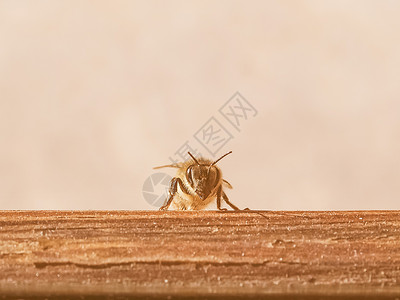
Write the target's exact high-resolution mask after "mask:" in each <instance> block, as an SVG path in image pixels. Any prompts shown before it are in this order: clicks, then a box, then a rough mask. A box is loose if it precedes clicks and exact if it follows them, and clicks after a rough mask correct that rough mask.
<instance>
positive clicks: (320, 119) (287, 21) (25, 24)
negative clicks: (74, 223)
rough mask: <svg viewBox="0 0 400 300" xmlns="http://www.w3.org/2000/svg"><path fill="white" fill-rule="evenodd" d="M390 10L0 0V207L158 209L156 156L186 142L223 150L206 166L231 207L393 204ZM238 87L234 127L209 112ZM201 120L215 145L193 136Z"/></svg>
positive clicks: (399, 58)
mask: <svg viewBox="0 0 400 300" xmlns="http://www.w3.org/2000/svg"><path fill="white" fill-rule="evenodd" d="M399 14H400V2H399V1H390V0H386V1H362V0H360V1H356V0H355V1H344V0H343V1H341V0H339V1H338V0H326V1H317V0H315V1H153V0H151V1H54V0H51V1H45V0H37V1H28V0H26V1H24V0H0V209H129V210H135V209H157V207H156V206H155V203H153V202H152V201H153V200H154V199H153V198H151V199H153V200H149V199H150V198H146V196H144V194H143V189H144V188H145V190H146V192H148V193H150V194H151V193H154V194H157V193H161V192H163V191H164V190H165V185H164V183H163V182H162V181H161V182H158V181H159V180H158V179H157V178H155V177H153V178H152V179H151V180H150V179H148V178H151V176H152V175H153V174H154V173H155V172H156V171H155V170H153V169H152V167H154V166H158V165H163V164H168V163H170V162H171V160H172V159H177V157H178V156H179V155H178V154H177V153H179V151H181V150H182V149H184V146H185V145H186V146H187V145H189V146H190V147H192V148H196V149H197V150H198V151H199V152H201V153H202V154H204V155H205V156H207V157H210V158H216V157H218V156H220V155H222V154H224V153H225V152H227V151H229V150H232V151H233V154H231V155H230V156H228V157H226V158H224V159H223V160H221V161H220V162H219V163H218V165H219V167H221V169H222V171H223V173H224V177H225V178H226V179H227V180H228V181H229V182H230V183H231V184H232V185H233V187H234V188H233V190H228V191H227V194H228V196H229V197H230V199H231V200H232V202H233V203H235V204H236V205H238V206H239V207H250V208H254V209H274V210H275V209H279V210H280V209H282V210H297V209H304V210H331V209H332V210H333V209H350V210H352V209H400V202H399V199H400V185H399V182H400V160H399V153H400V118H399V116H400V101H399V99H400V85H399V82H400V39H399V32H400V19H399V17H398V16H399ZM236 92H239V93H240V95H242V97H243V98H245V99H246V100H247V102H248V103H249V104H250V105H251V106H252V107H253V108H254V110H250V108H249V107H250V106H247V107H248V108H249V109H248V110H244V111H243V110H242V111H241V112H242V113H241V114H240V111H236V112H235V115H236V114H238V115H239V116H236V118H237V120H239V122H240V127H238V126H236V127H238V128H236V127H235V126H234V123H231V122H230V121H229V118H231V121H232V120H234V119H232V118H233V117H234V115H233V114H231V115H226V114H225V116H224V115H223V114H221V112H220V109H221V111H224V109H223V108H225V109H229V108H232V109H233V111H234V110H235V109H237V107H238V105H233V104H234V103H233V102H232V101H236V100H235V98H231V97H233V96H234V94H235V93H236ZM230 100H231V101H230ZM239 100H240V99H239ZM239 100H237V101H239ZM232 103H233V104H232ZM238 103H239V102H237V103H236V104H238ZM242 104H243V103H242ZM224 105H225V106H224ZM243 112H247V115H244V113H243ZM210 120H211V121H210ZM237 120H236V121H237ZM234 121H235V120H234ZM209 122H218V124H219V125H220V126H221V127H223V129H221V130H222V131H220V133H222V132H223V133H224V134H225V140H224V141H222V142H220V143H219V144H218V147H219V146H221V145H222V146H221V147H219V148H218V149H214V150H215V154H212V153H210V152H209V151H208V150H207V149H205V147H203V145H202V144H200V143H199V141H198V140H197V139H196V138H195V137H194V136H195V135H196V134H197V137H199V136H200V140H201V136H202V131H201V130H204V129H207V128H208V129H209V128H210V126H209V125H210V124H211V123H209ZM215 124H217V123H215ZM211 125H212V124H211ZM236 125H237V124H236ZM207 126H208V127H207ZM212 128H214V129H215V127H211V129H212ZM204 137H205V136H204V132H203V138H204ZM187 142H188V143H189V144H187ZM206 146H207V145H206ZM214 150H212V151H211V152H213V151H214ZM159 171H162V172H166V173H168V174H169V176H173V175H174V169H170V170H169V169H162V170H159ZM166 178H167V177H166ZM164 179H165V178H164ZM146 180H148V181H147V185H146V184H145V182H146ZM149 180H150V181H149ZM149 182H150V183H149ZM149 184H150V185H149ZM152 185H153V186H152ZM152 188H154V190H152ZM210 208H211V209H212V208H213V207H210Z"/></svg>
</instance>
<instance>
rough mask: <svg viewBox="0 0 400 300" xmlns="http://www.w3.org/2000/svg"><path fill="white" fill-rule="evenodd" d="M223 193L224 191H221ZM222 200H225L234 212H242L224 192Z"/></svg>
mask: <svg viewBox="0 0 400 300" xmlns="http://www.w3.org/2000/svg"><path fill="white" fill-rule="evenodd" d="M221 192H222V191H221ZM222 198H224V200H225V202H226V204H228V205H229V206H230V207H232V208H233V209H234V210H240V209H239V207H237V206H236V205H234V204H232V203H231V202H230V201H229V198H228V196H227V195H226V194H225V193H224V192H222Z"/></svg>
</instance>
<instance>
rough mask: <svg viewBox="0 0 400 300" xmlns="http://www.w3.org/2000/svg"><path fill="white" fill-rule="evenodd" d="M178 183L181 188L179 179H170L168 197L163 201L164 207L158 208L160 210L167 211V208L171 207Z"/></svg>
mask: <svg viewBox="0 0 400 300" xmlns="http://www.w3.org/2000/svg"><path fill="white" fill-rule="evenodd" d="M179 181H180V183H181V186H182V181H181V180H180V178H177V177H174V178H172V180H171V185H170V188H169V197H168V198H167V199H166V200H165V202H164V205H163V206H161V207H160V210H167V209H168V208H169V206H170V205H171V202H172V200H173V199H174V196H175V194H176V191H177V190H178V183H179Z"/></svg>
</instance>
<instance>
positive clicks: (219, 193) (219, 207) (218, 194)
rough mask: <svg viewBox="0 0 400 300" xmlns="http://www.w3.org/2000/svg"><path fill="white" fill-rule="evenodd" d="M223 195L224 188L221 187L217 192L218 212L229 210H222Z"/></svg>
mask: <svg viewBox="0 0 400 300" xmlns="http://www.w3.org/2000/svg"><path fill="white" fill-rule="evenodd" d="M221 194H222V186H220V187H219V188H218V190H217V208H218V210H227V209H226V208H221Z"/></svg>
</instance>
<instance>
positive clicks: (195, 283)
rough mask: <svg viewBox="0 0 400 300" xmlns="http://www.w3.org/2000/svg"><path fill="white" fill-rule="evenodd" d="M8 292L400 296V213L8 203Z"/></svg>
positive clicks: (0, 252)
mask: <svg viewBox="0 0 400 300" xmlns="http://www.w3.org/2000/svg"><path fill="white" fill-rule="evenodd" d="M0 292H1V293H0V294H1V295H2V296H3V297H5V298H29V299H33V298H41V297H49V298H52V297H58V298H60V297H61V298H62V297H64V298H74V297H82V298H88V299H89V298H91V297H110V296H111V297H112V296H115V297H119V298H124V297H148V298H167V297H168V298H169V299H171V298H172V299H174V298H183V297H192V298H196V297H198V296H206V297H208V298H227V297H231V298H238V299H239V298H251V297H259V296H269V297H270V298H274V299H275V298H276V299H290V298H292V297H294V296H296V298H297V299H317V298H319V297H321V296H324V297H330V298H339V297H340V298H349V299H350V298H352V299H353V298H354V299H360V297H364V298H375V297H380V298H387V299H396V297H399V298H398V299H400V212H399V211H333V212H325V211H318V212H315V211H307V212H303V211H302V212H299V211H296V212H294V211H293V212H273V211H262V212H253V211H249V212H247V211H242V212H230V211H229V212H215V211H199V212H193V211H187V212H176V211H166V212H161V211H0Z"/></svg>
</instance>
